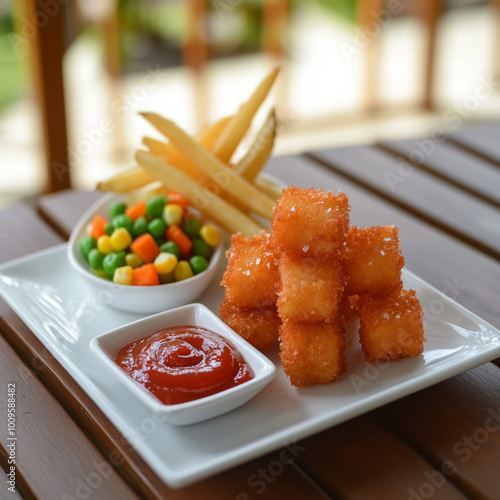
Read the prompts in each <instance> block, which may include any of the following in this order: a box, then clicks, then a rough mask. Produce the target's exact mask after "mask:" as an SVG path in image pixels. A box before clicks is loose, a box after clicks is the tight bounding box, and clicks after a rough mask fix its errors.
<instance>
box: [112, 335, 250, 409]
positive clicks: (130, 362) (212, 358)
mask: <svg viewBox="0 0 500 500" xmlns="http://www.w3.org/2000/svg"><path fill="white" fill-rule="evenodd" d="M115 363H116V364H117V365H118V366H120V367H121V368H122V369H123V370H124V371H125V372H126V373H128V374H129V375H130V376H131V377H132V378H133V379H134V380H136V381H137V382H139V383H140V384H142V385H143V386H144V387H146V389H148V390H149V391H150V392H151V393H152V394H153V395H154V396H156V397H157V398H158V399H159V400H160V401H161V402H162V403H164V404H167V405H172V404H178V403H185V402H187V401H193V400H195V399H200V398H204V397H205V396H210V395H211V394H215V393H217V392H221V391H224V390H226V389H229V388H230V387H235V386H237V385H240V384H242V383H243V382H246V381H247V380H250V379H252V378H253V377H254V373H253V371H252V369H251V368H250V367H249V366H248V365H247V363H246V362H245V360H244V359H243V356H242V355H241V353H240V352H239V351H238V350H237V349H236V348H235V347H234V346H233V345H232V344H231V343H230V342H229V341H228V340H226V339H225V338H223V337H221V336H220V335H218V334H217V333H215V332H212V331H210V330H208V329H205V328H202V327H199V326H175V327H171V328H165V329H163V330H159V331H157V332H155V333H153V334H152V335H148V336H147V337H144V338H142V339H140V340H138V341H135V342H131V343H130V344H128V345H126V346H124V347H122V348H121V349H120V351H119V352H118V354H117V357H116V359H115Z"/></svg>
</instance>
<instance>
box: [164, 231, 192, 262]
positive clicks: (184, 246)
mask: <svg viewBox="0 0 500 500" xmlns="http://www.w3.org/2000/svg"><path fill="white" fill-rule="evenodd" d="M165 236H166V238H167V240H171V241H173V242H174V243H176V244H177V246H178V247H179V250H180V252H181V254H182V255H186V254H187V253H188V252H189V251H190V250H191V247H192V246H193V242H192V241H191V240H190V239H189V236H188V235H187V234H186V233H185V232H184V231H183V230H182V229H181V228H180V227H179V226H177V225H175V224H174V225H173V226H170V227H168V228H167V230H166V232H165Z"/></svg>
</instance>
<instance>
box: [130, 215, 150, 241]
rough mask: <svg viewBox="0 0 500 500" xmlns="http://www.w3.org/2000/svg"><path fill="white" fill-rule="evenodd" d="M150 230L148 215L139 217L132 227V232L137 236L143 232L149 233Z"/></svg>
mask: <svg viewBox="0 0 500 500" xmlns="http://www.w3.org/2000/svg"><path fill="white" fill-rule="evenodd" d="M147 232H148V220H147V219H146V217H138V218H137V219H136V220H135V221H134V227H133V229H132V234H133V235H134V237H135V238H137V236H140V235H141V234H144V233H147Z"/></svg>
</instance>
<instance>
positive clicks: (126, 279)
mask: <svg viewBox="0 0 500 500" xmlns="http://www.w3.org/2000/svg"><path fill="white" fill-rule="evenodd" d="M113 282H114V283H118V284H119V285H131V284H132V266H122V267H117V268H116V269H115V273H114V274H113Z"/></svg>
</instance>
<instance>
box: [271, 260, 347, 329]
mask: <svg viewBox="0 0 500 500" xmlns="http://www.w3.org/2000/svg"><path fill="white" fill-rule="evenodd" d="M278 270H279V276H280V284H279V292H278V301H277V305H278V314H279V315H280V318H281V319H282V321H285V320H288V321H295V322H303V323H318V322H320V321H324V322H330V321H332V320H333V319H334V318H335V317H336V315H337V313H338V308H339V302H340V299H341V298H342V292H343V288H344V279H343V274H342V266H341V265H340V262H339V261H338V260H337V259H336V258H333V259H326V258H325V259H321V260H320V259H314V258H312V257H298V256H297V255H293V254H283V255H282V257H281V259H280V262H279V264H278Z"/></svg>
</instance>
